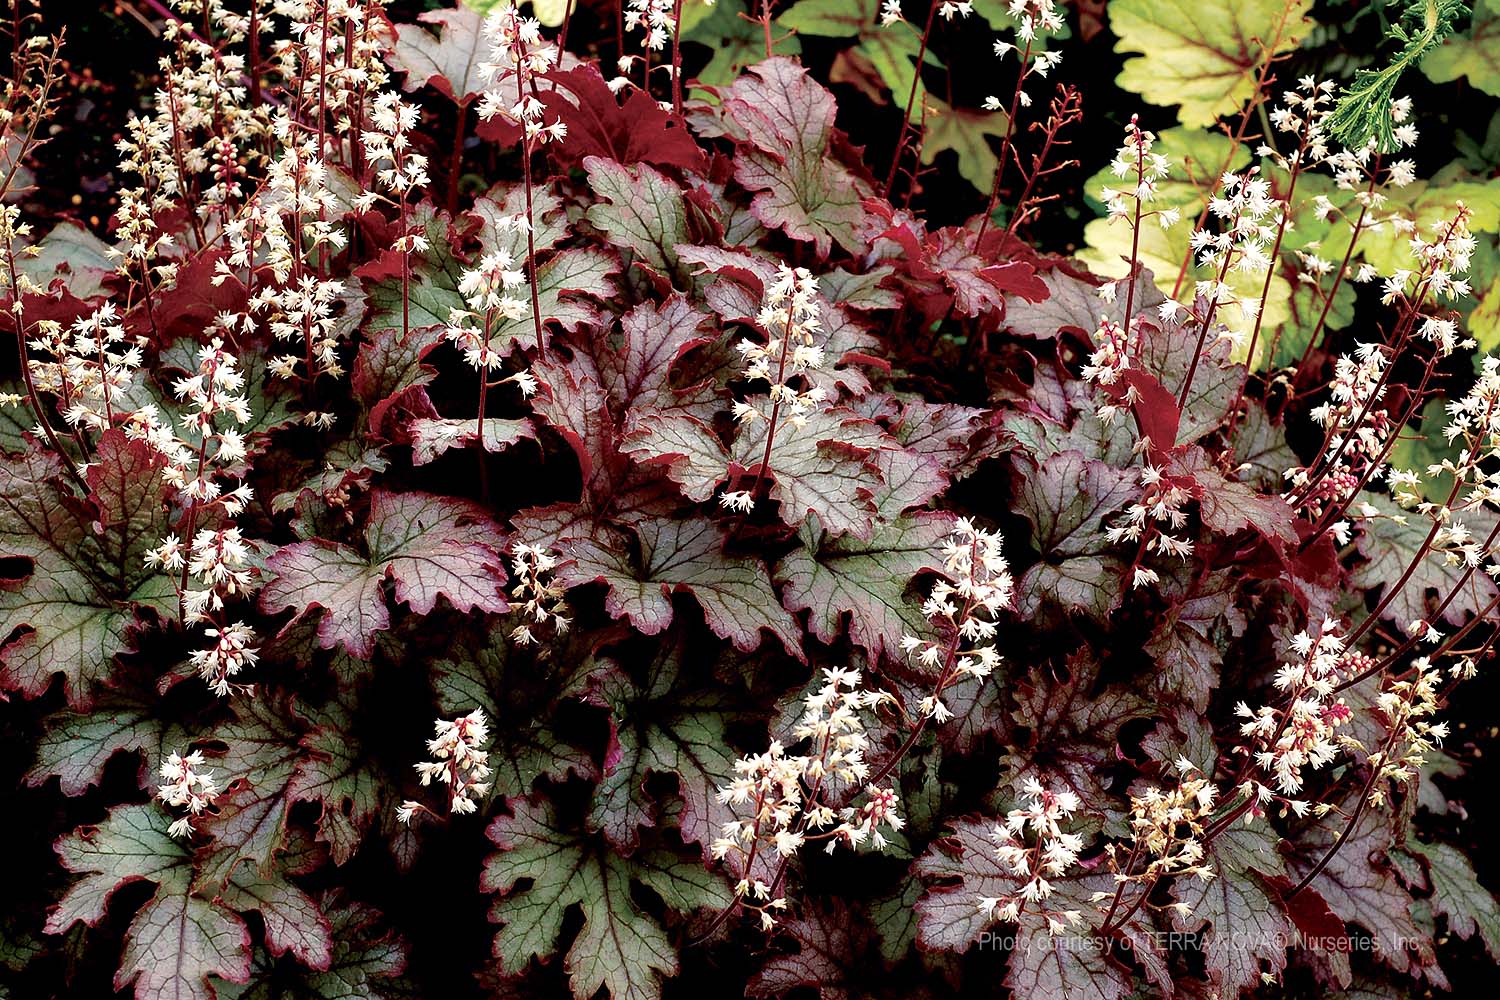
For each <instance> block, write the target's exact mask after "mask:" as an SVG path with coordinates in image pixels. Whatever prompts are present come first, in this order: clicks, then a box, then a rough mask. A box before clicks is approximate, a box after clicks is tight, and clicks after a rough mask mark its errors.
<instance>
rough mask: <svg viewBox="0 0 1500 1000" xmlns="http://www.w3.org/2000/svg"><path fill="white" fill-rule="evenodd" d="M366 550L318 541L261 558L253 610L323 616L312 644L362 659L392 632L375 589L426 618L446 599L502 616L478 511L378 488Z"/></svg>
mask: <svg viewBox="0 0 1500 1000" xmlns="http://www.w3.org/2000/svg"><path fill="white" fill-rule="evenodd" d="M364 540H365V551H364V552H360V551H358V550H356V549H354V548H352V547H350V546H348V545H342V544H338V543H334V542H328V541H324V540H322V539H315V540H313V541H310V542H297V543H294V544H292V545H287V546H284V547H282V548H281V549H279V550H278V551H277V552H276V553H275V554H274V555H272V556H271V558H270V559H269V560H267V563H266V568H267V572H268V573H270V574H273V576H272V579H271V580H270V582H268V583H267V584H266V586H265V588H264V589H263V590H262V591H261V595H260V604H261V608H262V609H264V610H265V611H268V612H271V613H275V612H277V611H281V610H284V609H286V608H293V609H295V610H296V612H297V613H296V616H294V619H293V620H296V618H300V617H301V616H303V615H305V614H309V613H311V612H312V611H313V610H315V609H317V610H321V612H322V618H321V619H320V620H319V622H318V638H319V640H320V641H321V643H322V645H323V646H324V647H325V648H332V647H333V646H335V645H338V644H342V645H343V646H344V648H345V649H347V650H348V651H349V652H350V653H353V654H354V655H355V656H362V657H368V656H369V655H370V653H371V652H372V651H373V650H374V648H375V646H374V642H375V633H377V632H380V631H382V630H384V629H387V628H389V627H390V622H391V617H390V611H389V610H388V609H387V607H386V603H385V596H384V594H383V593H382V585H383V584H384V583H385V581H386V580H387V579H389V580H390V581H391V583H392V593H393V595H394V597H395V599H396V600H397V601H401V602H405V603H407V604H409V605H410V606H411V609H412V611H414V612H416V613H417V614H419V615H425V614H428V613H430V612H431V611H432V609H433V608H434V607H435V606H436V605H437V599H438V597H439V596H442V597H445V598H447V600H448V602H449V603H450V604H452V605H453V606H454V607H455V608H456V609H458V610H459V611H472V610H479V611H493V612H504V611H506V610H508V609H509V607H510V606H509V604H507V603H506V600H505V596H504V593H503V588H504V586H505V581H506V576H505V571H504V568H503V567H502V566H501V565H500V558H499V556H498V554H497V552H496V549H497V547H501V546H503V544H504V543H503V535H502V533H501V531H500V528H499V526H498V525H496V524H495V523H494V522H493V521H492V520H490V518H489V515H488V514H487V513H485V512H484V510H483V509H482V508H480V507H479V506H478V505H477V504H473V503H470V502H468V501H464V500H457V499H453V498H448V497H438V496H433V495H430V494H427V493H390V492H387V491H385V490H376V491H374V492H373V493H372V494H371V497H370V515H369V518H368V520H367V521H366V522H365V531H364Z"/></svg>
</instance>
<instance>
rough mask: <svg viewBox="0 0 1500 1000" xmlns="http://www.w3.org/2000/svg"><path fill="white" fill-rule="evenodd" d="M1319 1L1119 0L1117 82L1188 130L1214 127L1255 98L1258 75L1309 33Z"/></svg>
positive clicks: (1114, 9)
mask: <svg viewBox="0 0 1500 1000" xmlns="http://www.w3.org/2000/svg"><path fill="white" fill-rule="evenodd" d="M1311 9H1312V0H1116V2H1114V3H1111V4H1110V5H1109V24H1110V28H1111V29H1113V31H1114V33H1115V35H1116V36H1117V37H1118V38H1119V41H1118V42H1116V44H1115V50H1116V51H1117V52H1121V53H1138V55H1133V56H1131V57H1130V58H1127V59H1126V60H1125V66H1124V69H1123V70H1122V71H1121V72H1120V75H1119V76H1118V77H1117V78H1116V80H1115V82H1116V83H1118V84H1119V85H1120V86H1121V87H1123V88H1125V89H1126V90H1128V91H1130V92H1131V93H1134V94H1139V95H1141V97H1143V98H1145V99H1146V100H1148V101H1150V102H1151V103H1152V104H1161V105H1168V106H1170V105H1178V106H1179V107H1178V111H1177V120H1178V121H1180V122H1181V123H1182V124H1184V125H1212V124H1213V123H1214V121H1215V120H1217V119H1218V118H1219V117H1220V116H1221V115H1227V114H1230V113H1232V112H1235V111H1238V110H1239V109H1240V107H1241V106H1242V105H1243V104H1244V103H1245V102H1246V101H1248V100H1249V99H1250V97H1251V95H1252V94H1254V93H1255V84H1256V74H1257V72H1258V71H1259V69H1260V67H1261V66H1262V65H1263V64H1264V63H1265V62H1266V60H1267V59H1269V58H1270V57H1272V56H1273V55H1277V54H1280V53H1282V52H1286V51H1288V50H1289V49H1292V48H1295V47H1296V45H1297V43H1298V42H1299V41H1300V40H1301V39H1302V36H1303V35H1305V34H1306V33H1307V30H1308V28H1309V23H1308V21H1307V20H1306V18H1307V13H1308V11H1309V10H1311Z"/></svg>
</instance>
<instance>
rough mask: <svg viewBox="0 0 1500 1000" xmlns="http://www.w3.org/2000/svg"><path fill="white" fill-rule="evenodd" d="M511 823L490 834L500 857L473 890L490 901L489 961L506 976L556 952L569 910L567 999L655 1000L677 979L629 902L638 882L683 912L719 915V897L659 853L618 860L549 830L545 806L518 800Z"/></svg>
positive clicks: (657, 938) (705, 878) (601, 847)
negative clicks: (574, 910)
mask: <svg viewBox="0 0 1500 1000" xmlns="http://www.w3.org/2000/svg"><path fill="white" fill-rule="evenodd" d="M512 805H513V807H514V809H515V815H513V816H501V817H498V818H497V819H495V821H494V822H493V823H491V824H490V826H489V830H488V831H487V833H488V835H489V838H490V840H491V841H493V842H494V844H495V846H497V847H498V848H499V849H500V850H499V852H498V853H496V854H492V855H490V857H489V859H488V860H487V861H486V862H485V866H484V872H483V874H482V876H481V878H480V886H481V888H483V889H484V890H485V891H487V892H495V893H499V894H500V896H499V898H497V899H496V900H495V903H494V905H493V906H492V907H491V908H490V919H491V920H493V921H495V922H496V923H499V924H503V925H504V926H503V927H501V928H500V930H499V931H498V932H497V933H496V935H495V956H496V957H497V958H498V959H499V960H500V964H501V966H502V968H503V969H504V970H505V971H506V972H512V973H514V972H519V971H520V970H522V969H524V968H525V967H526V965H527V963H528V962H529V961H530V960H531V959H532V958H533V957H536V958H545V957H547V956H549V955H551V954H553V953H554V952H555V951H557V950H558V947H559V940H558V938H559V936H560V935H561V933H562V928H563V919H564V917H565V916H566V915H567V911H568V910H569V909H570V908H571V907H574V906H577V907H579V909H580V910H581V912H582V916H583V926H582V927H581V928H580V929H579V931H578V934H577V936H576V937H575V938H574V939H573V943H572V944H571V945H570V946H569V947H568V950H567V955H566V957H565V959H564V968H565V969H566V970H567V973H568V980H569V982H570V984H571V986H572V991H573V996H574V997H576V998H578V1000H588V998H589V997H591V996H593V995H594V994H595V993H596V992H597V991H598V990H599V988H600V987H603V988H604V989H605V990H606V991H607V992H608V994H609V996H610V997H612V998H613V1000H658V998H660V996H661V981H662V978H663V977H664V976H670V975H673V974H675V973H676V972H677V970H678V960H677V949H676V948H675V947H674V946H673V944H672V941H671V939H670V938H668V936H667V932H666V931H665V930H664V929H663V928H662V926H661V925H660V924H659V923H657V922H656V921H655V920H654V919H653V918H651V917H650V916H648V915H646V914H645V913H642V912H641V911H640V909H639V907H637V906H636V904H635V902H634V900H633V899H632V898H631V891H630V887H631V884H632V883H633V882H639V883H641V884H643V885H645V886H647V887H649V888H650V889H652V890H653V891H655V892H656V893H657V894H658V895H660V896H661V897H662V898H663V899H664V900H665V901H666V903H667V905H668V906H669V907H671V908H672V909H675V910H679V911H684V912H691V911H693V910H697V909H702V908H706V907H716V906H723V905H726V904H727V903H728V902H729V900H730V894H729V888H728V886H726V885H724V884H723V883H722V882H721V881H720V880H719V879H718V877H717V876H715V875H711V874H709V873H708V872H707V871H705V870H704V869H703V867H702V865H700V864H699V863H698V862H697V861H688V860H684V859H682V858H679V857H678V856H676V855H673V854H670V853H667V852H664V851H659V850H658V851H651V852H642V853H640V854H638V855H636V856H635V857H632V858H625V857H622V856H620V855H618V854H616V853H614V851H612V850H610V849H609V847H608V846H606V845H605V844H603V843H602V842H600V841H599V840H598V839H596V838H593V837H590V836H588V835H580V834H578V833H574V832H571V831H569V830H566V829H563V828H561V827H560V826H559V824H558V821H557V817H556V815H555V813H554V811H553V808H552V806H551V805H550V804H549V803H544V802H538V801H535V800H531V799H518V800H515V801H514V802H513V803H512Z"/></svg>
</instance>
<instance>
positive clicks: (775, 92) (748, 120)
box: [723, 57, 870, 255]
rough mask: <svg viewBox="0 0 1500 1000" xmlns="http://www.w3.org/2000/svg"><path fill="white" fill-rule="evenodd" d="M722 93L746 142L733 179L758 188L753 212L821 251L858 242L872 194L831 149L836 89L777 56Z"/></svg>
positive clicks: (733, 124) (739, 135)
mask: <svg viewBox="0 0 1500 1000" xmlns="http://www.w3.org/2000/svg"><path fill="white" fill-rule="evenodd" d="M723 99H724V106H723V110H724V114H725V115H726V116H727V118H728V120H729V122H730V127H731V130H732V134H733V135H734V136H735V138H737V139H742V140H743V141H744V142H745V143H746V144H747V145H746V148H744V149H743V150H742V151H741V154H740V155H739V156H738V157H736V158H735V178H736V179H737V180H738V181H739V182H740V183H741V184H743V185H744V186H745V187H747V188H749V189H750V190H751V191H755V192H758V193H757V194H756V196H755V200H754V201H753V202H752V204H751V210H752V211H753V212H754V213H755V217H756V218H758V219H759V220H760V221H761V222H763V223H765V224H766V225H767V226H769V227H771V228H773V229H784V230H785V231H786V233H787V235H788V236H790V237H792V238H793V239H796V240H802V241H805V242H810V243H812V244H813V245H814V246H815V247H816V248H817V251H818V253H820V254H823V255H827V254H828V252H829V250H830V249H831V248H832V245H833V244H834V243H835V242H836V243H838V244H839V245H840V246H842V247H845V248H847V249H854V248H857V247H858V246H859V237H858V229H859V226H860V225H861V224H862V223H863V222H864V217H865V215H864V209H862V208H861V207H860V200H861V198H863V197H865V196H867V195H868V194H869V193H870V192H869V191H868V186H867V185H866V184H865V183H864V182H863V181H861V180H859V179H858V178H857V177H855V175H854V174H853V173H851V172H850V171H849V170H848V169H847V168H846V167H844V166H843V165H842V164H840V163H839V162H838V161H837V160H835V159H833V158H832V157H831V156H829V155H828V146H829V142H830V139H831V138H832V135H833V118H834V111H835V108H834V104H833V95H832V94H830V93H829V92H828V91H827V90H825V89H823V88H822V87H821V86H819V85H818V84H817V83H816V82H814V81H813V79H812V78H811V77H809V76H808V75H807V71H806V70H804V69H803V68H802V67H801V66H799V65H798V64H797V63H795V62H793V61H792V60H790V59H786V58H783V57H776V58H772V59H767V60H765V61H764V62H762V63H759V64H757V65H755V66H753V67H751V68H750V70H749V71H748V72H747V73H746V74H745V75H743V76H741V77H739V78H738V79H736V80H735V81H734V83H733V84H732V85H730V86H729V87H728V88H726V89H725V91H724V94H723Z"/></svg>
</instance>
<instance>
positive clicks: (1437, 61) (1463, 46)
mask: <svg viewBox="0 0 1500 1000" xmlns="http://www.w3.org/2000/svg"><path fill="white" fill-rule="evenodd" d="M1422 72H1423V73H1426V74H1427V78H1428V79H1429V80H1432V81H1433V82H1435V83H1448V82H1449V81H1451V80H1457V79H1458V78H1459V77H1461V76H1462V77H1467V78H1468V80H1469V83H1470V84H1471V85H1472V86H1473V87H1474V88H1475V89H1477V90H1482V91H1484V92H1485V93H1486V94H1489V95H1490V96H1492V97H1500V2H1497V0H1474V15H1473V19H1472V20H1471V22H1470V24H1469V32H1468V34H1466V35H1458V36H1455V37H1452V38H1449V39H1448V40H1447V42H1445V43H1444V44H1443V45H1442V46H1441V47H1440V48H1437V49H1434V50H1433V51H1432V52H1430V53H1428V54H1427V56H1426V58H1424V59H1423V60H1422Z"/></svg>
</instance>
